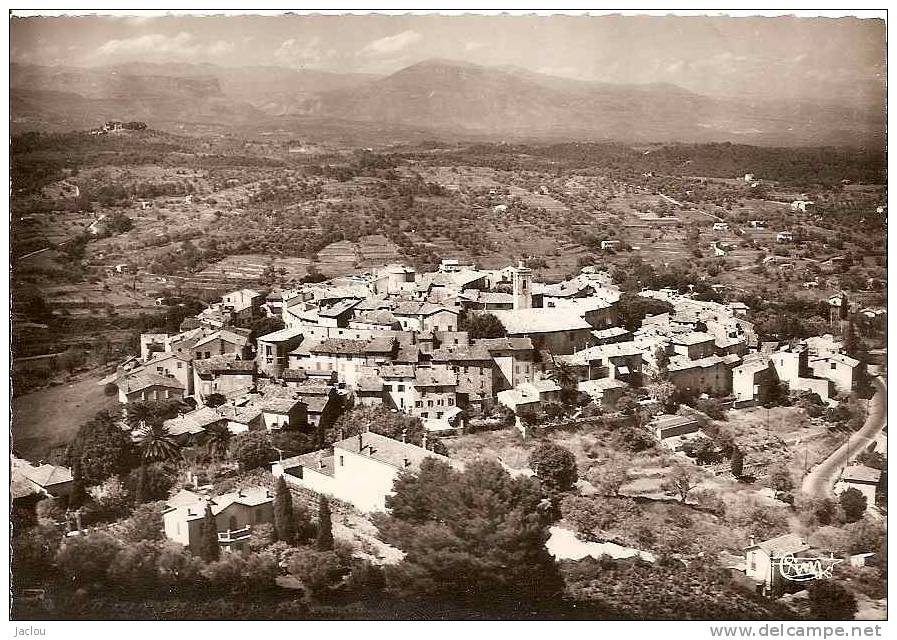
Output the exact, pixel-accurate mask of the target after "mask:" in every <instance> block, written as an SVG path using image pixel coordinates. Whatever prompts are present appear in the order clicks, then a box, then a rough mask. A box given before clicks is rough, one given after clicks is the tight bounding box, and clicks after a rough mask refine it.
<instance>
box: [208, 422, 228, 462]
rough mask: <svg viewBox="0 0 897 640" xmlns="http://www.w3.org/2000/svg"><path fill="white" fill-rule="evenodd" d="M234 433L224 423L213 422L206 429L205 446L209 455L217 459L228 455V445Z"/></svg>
mask: <svg viewBox="0 0 897 640" xmlns="http://www.w3.org/2000/svg"><path fill="white" fill-rule="evenodd" d="M232 435H233V434H232V433H231V432H230V429H228V428H227V426H226V425H223V424H213V425H210V426H209V428H208V429H206V437H205V447H206V451H208V452H209V455H210V456H212V458H215V459H219V460H220V459H222V458H224V456H226V455H227V447H228V445H229V444H230V439H231V436H232Z"/></svg>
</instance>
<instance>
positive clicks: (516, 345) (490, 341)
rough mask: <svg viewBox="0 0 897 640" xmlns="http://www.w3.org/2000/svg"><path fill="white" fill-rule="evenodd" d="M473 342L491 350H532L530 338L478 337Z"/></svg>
mask: <svg viewBox="0 0 897 640" xmlns="http://www.w3.org/2000/svg"><path fill="white" fill-rule="evenodd" d="M474 344H478V345H482V346H484V347H486V349H488V350H489V351H490V352H492V351H532V350H533V341H532V339H531V338H511V337H509V338H480V339H479V340H476V341H475V342H474Z"/></svg>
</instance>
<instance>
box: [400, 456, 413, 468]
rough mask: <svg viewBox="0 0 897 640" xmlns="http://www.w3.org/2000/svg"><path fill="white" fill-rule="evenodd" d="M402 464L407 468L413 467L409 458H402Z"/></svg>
mask: <svg viewBox="0 0 897 640" xmlns="http://www.w3.org/2000/svg"><path fill="white" fill-rule="evenodd" d="M402 463H403V464H404V466H405V467H406V468H407V467H410V466H411V460H409V459H408V458H402Z"/></svg>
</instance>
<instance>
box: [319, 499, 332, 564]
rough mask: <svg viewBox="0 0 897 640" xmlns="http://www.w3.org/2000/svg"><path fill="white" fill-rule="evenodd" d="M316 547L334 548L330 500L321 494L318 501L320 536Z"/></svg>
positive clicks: (320, 549) (324, 549)
mask: <svg viewBox="0 0 897 640" xmlns="http://www.w3.org/2000/svg"><path fill="white" fill-rule="evenodd" d="M315 548H316V549H317V550H318V551H330V550H331V549H333V523H332V522H331V521H330V501H329V500H328V499H327V496H321V498H320V500H319V501H318V537H317V540H315Z"/></svg>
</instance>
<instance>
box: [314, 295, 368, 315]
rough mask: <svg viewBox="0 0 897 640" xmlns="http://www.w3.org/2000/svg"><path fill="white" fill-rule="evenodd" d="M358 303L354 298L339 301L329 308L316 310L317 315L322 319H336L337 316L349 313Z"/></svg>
mask: <svg viewBox="0 0 897 640" xmlns="http://www.w3.org/2000/svg"><path fill="white" fill-rule="evenodd" d="M359 302H360V300H356V299H354V298H348V299H345V300H340V301H339V302H337V303H336V304H333V305H331V306H329V307H320V308H319V309H318V315H319V316H321V317H322V318H336V317H337V316H341V315H342V314H344V313H346V312H348V311H351V310H352V308H353V307H354V306H355V305H357V304H358V303H359Z"/></svg>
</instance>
